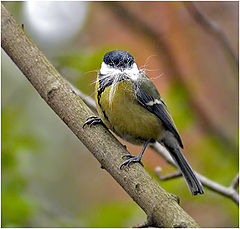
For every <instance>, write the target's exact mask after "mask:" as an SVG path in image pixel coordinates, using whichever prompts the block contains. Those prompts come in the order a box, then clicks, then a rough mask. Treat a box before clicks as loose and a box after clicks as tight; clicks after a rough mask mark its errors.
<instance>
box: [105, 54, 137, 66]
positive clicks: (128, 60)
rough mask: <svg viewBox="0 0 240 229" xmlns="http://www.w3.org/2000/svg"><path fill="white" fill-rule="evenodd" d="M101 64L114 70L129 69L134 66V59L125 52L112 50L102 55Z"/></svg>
mask: <svg viewBox="0 0 240 229" xmlns="http://www.w3.org/2000/svg"><path fill="white" fill-rule="evenodd" d="M103 62H104V63H105V64H107V65H110V66H111V67H115V68H129V67H131V66H132V65H133V64H134V58H133V56H132V55H131V54H130V53H128V52H126V51H122V50H114V51H111V52H108V53H106V54H105V55H104V58H103Z"/></svg>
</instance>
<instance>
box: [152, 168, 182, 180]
mask: <svg viewBox="0 0 240 229" xmlns="http://www.w3.org/2000/svg"><path fill="white" fill-rule="evenodd" d="M161 172H162V168H161V167H160V166H158V167H156V168H155V174H156V175H157V176H158V178H159V179H160V180H171V179H174V178H178V177H181V176H182V173H181V172H180V171H176V172H173V173H169V174H167V175H162V173H161Z"/></svg>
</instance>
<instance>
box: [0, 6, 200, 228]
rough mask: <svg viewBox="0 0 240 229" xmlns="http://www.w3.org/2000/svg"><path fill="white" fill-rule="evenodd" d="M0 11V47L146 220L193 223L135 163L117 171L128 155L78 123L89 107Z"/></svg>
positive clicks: (99, 130)
mask: <svg viewBox="0 0 240 229" xmlns="http://www.w3.org/2000/svg"><path fill="white" fill-rule="evenodd" d="M1 12H2V15H1V25H2V30H1V45H2V48H3V49H4V51H5V52H6V53H7V54H8V56H9V57H10V58H11V59H12V60H13V62H14V63H15V64H16V65H17V67H18V68H19V69H20V70H21V71H22V73H23V74H24V75H25V76H26V77H27V79H28V80H29V81H30V82H31V84H32V85H33V86H34V87H35V89H36V90H37V91H38V93H39V94H40V95H41V97H42V98H43V99H44V100H45V101H46V102H47V104H48V105H49V106H50V107H51V108H52V109H53V110H54V112H55V113H56V114H57V115H58V116H59V117H60V118H61V119H62V120H63V121H64V122H65V123H66V124H67V126H68V127H69V128H70V129H71V131H72V132H73V133H74V134H75V135H76V136H77V137H78V138H79V140H81V141H82V142H83V144H84V145H85V146H86V147H87V148H88V149H89V151H90V152H91V153H92V154H93V156H94V157H95V158H96V159H97V160H98V161H99V162H100V164H101V166H102V167H103V168H105V170H106V171H107V172H109V174H111V176H112V177H113V178H114V179H115V180H116V181H117V182H118V183H119V184H120V185H121V186H122V187H123V188H124V190H125V191H126V192H127V193H128V194H129V196H130V197H131V198H132V199H133V200H134V201H135V202H136V203H137V204H138V205H139V206H140V207H141V208H142V209H143V210H144V212H145V213H146V214H147V220H148V222H149V223H150V225H152V226H156V227H199V225H198V224H197V223H196V222H195V221H194V220H193V219H192V218H191V217H190V216H189V215H188V214H187V213H186V212H185V211H184V210H183V209H182V208H181V207H180V206H179V204H178V202H177V201H176V199H175V198H174V197H173V196H172V195H171V194H169V193H167V192H166V191H165V190H164V189H163V188H162V187H161V186H160V185H159V183H158V182H157V181H156V180H155V179H153V178H152V177H151V176H150V175H149V173H148V172H147V171H146V170H145V169H144V168H143V167H142V166H141V165H140V164H137V163H136V164H133V165H132V166H131V168H128V167H125V168H124V170H120V165H121V164H122V162H123V161H122V157H123V156H124V155H126V154H128V152H127V151H126V149H125V148H124V146H122V145H121V144H120V143H119V141H117V139H116V138H114V136H113V135H112V134H111V133H110V132H108V131H107V130H106V129H105V128H104V127H103V126H101V125H98V126H95V127H92V128H86V129H83V123H84V122H85V120H86V119H87V118H88V117H89V116H91V115H93V112H92V111H91V110H90V109H89V108H88V107H87V106H86V104H85V103H84V102H83V101H82V100H81V99H80V97H79V96H77V95H76V94H75V93H73V89H72V88H71V87H70V86H69V84H68V83H67V82H66V81H65V80H64V79H63V77H62V76H61V75H60V74H59V73H58V72H57V70H56V69H55V68H54V67H53V66H52V64H51V63H50V62H49V61H48V60H47V59H46V57H45V56H44V55H43V54H42V53H41V52H40V50H39V49H38V48H37V46H36V45H35V44H34V43H33V42H32V41H31V40H30V39H29V38H28V36H26V34H25V32H24V31H23V30H22V28H21V27H20V26H19V25H17V24H16V22H15V20H14V18H13V17H12V16H11V15H10V14H9V13H8V11H7V10H6V8H5V7H4V6H3V5H2V8H1ZM36 122H37V120H36Z"/></svg>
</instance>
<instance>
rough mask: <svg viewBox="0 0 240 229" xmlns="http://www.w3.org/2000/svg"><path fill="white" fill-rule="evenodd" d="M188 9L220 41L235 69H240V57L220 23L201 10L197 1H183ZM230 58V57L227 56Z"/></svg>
mask: <svg viewBox="0 0 240 229" xmlns="http://www.w3.org/2000/svg"><path fill="white" fill-rule="evenodd" d="M183 4H184V5H185V7H186V9H187V10H188V12H189V13H190V15H191V16H192V18H193V19H194V20H195V21H196V23H198V24H199V25H201V26H202V28H203V29H204V30H205V31H207V32H208V33H209V34H211V35H212V36H213V37H214V38H215V39H216V40H218V41H219V43H220V44H221V46H222V47H223V49H224V51H225V54H226V56H227V57H230V60H231V64H232V65H233V67H234V69H237V70H238V57H237V56H236V55H235V53H234V51H233V49H232V47H231V45H230V43H229V41H228V39H227V37H226V36H225V34H224V33H223V31H222V30H221V28H220V27H219V25H218V24H217V23H215V22H213V21H210V20H209V19H208V18H207V17H206V16H205V15H204V14H203V13H202V11H201V10H200V8H199V7H198V6H197V4H196V3H195V2H190V1H189V2H183ZM227 59H229V58H227Z"/></svg>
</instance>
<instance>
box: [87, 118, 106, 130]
mask: <svg viewBox="0 0 240 229" xmlns="http://www.w3.org/2000/svg"><path fill="white" fill-rule="evenodd" d="M99 123H103V122H102V120H101V119H100V118H99V117H97V116H90V117H89V118H87V120H86V121H85V122H84V124H83V128H84V127H85V126H88V125H89V127H91V126H92V125H96V124H99Z"/></svg>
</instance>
